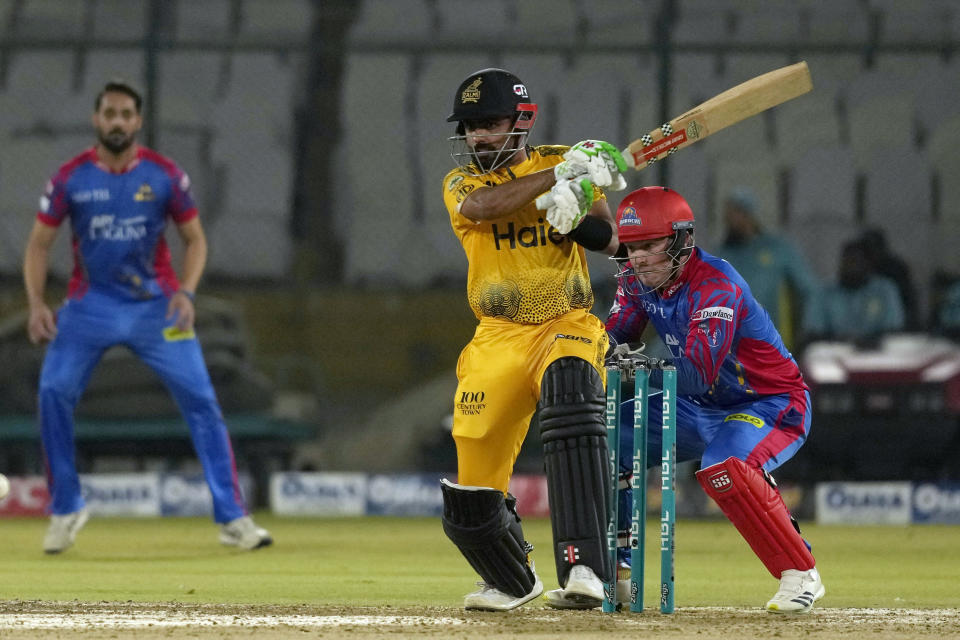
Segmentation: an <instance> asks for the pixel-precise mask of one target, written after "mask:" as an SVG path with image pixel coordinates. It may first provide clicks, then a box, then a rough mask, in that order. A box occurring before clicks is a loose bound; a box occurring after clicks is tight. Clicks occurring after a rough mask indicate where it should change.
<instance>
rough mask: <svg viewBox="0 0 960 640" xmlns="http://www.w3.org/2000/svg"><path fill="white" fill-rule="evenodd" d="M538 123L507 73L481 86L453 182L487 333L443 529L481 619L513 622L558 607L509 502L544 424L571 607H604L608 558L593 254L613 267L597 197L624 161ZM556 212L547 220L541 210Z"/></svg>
mask: <svg viewBox="0 0 960 640" xmlns="http://www.w3.org/2000/svg"><path fill="white" fill-rule="evenodd" d="M536 117H537V106H536V105H535V104H533V103H532V102H531V100H530V97H529V95H528V92H527V88H526V86H525V85H524V84H523V83H522V82H521V81H520V79H519V78H517V77H516V76H514V75H513V74H512V73H509V72H507V71H504V70H503V69H483V70H480V71H476V72H474V73H471V74H470V75H469V77H467V79H466V80H464V81H463V83H461V85H460V86H459V88H458V89H457V91H456V94H455V96H454V103H453V113H452V114H451V115H450V117H449V118H447V120H448V122H456V123H457V125H456V135H454V136H452V137H451V138H450V140H451V141H452V143H453V145H454V151H453V157H454V159H455V160H456V161H457V163H458V165H459V167H458V168H457V169H454V170H453V171H451V172H450V173H448V174H447V176H446V177H445V178H444V180H443V198H444V202H445V204H446V206H447V209H448V211H449V214H450V222H451V224H452V226H453V231H454V233H455V234H456V235H457V238H459V240H460V242H461V244H462V245H463V249H464V251H465V252H466V255H467V260H468V262H469V271H468V276H467V297H468V300H469V304H470V307H471V308H472V310H473V312H474V314H475V315H476V316H477V318H478V320H479V324H478V326H477V329H476V332H475V334H474V336H473V339H472V340H471V341H470V343H469V344H468V345H467V346H466V347H465V348H464V350H463V352H462V353H461V355H460V359H459V362H458V363H457V378H458V380H459V385H458V387H457V391H456V397H455V398H454V413H453V438H454V440H455V443H456V447H457V465H458V477H457V483H453V482H450V481H448V480H443V482H442V485H441V488H442V491H443V499H444V514H443V528H444V531H445V532H446V534H447V536H448V537H449V538H450V540H451V541H452V542H453V543H454V544H455V545H456V546H457V547H458V548H459V549H460V551H461V552H462V553H463V555H464V556H465V557H466V559H467V561H468V562H469V563H470V565H471V566H472V567H473V568H474V569H475V570H476V572H477V573H478V574H480V577H481V578H482V580H483V582H482V583H481V586H482V588H481V589H480V590H479V591H476V592H474V593H470V594H468V595H467V596H466V597H465V598H464V606H465V607H466V608H467V609H480V610H491V611H505V610H509V609H513V608H515V607H518V606H520V605H522V604H524V603H525V602H528V601H530V600H532V599H533V598H536V597H537V596H539V595H540V594H541V593H542V592H543V584H542V583H541V581H540V578H539V577H537V574H536V572H535V569H534V566H533V563H532V562H531V561H530V558H529V553H530V551H531V550H532V546H531V545H529V544H528V543H527V542H526V540H525V539H524V537H523V530H522V528H521V525H520V518H519V517H518V516H517V511H516V500H515V499H514V498H513V497H512V496H511V495H509V494H508V492H507V491H508V487H509V483H510V477H511V475H512V473H513V465H514V462H515V461H516V458H517V455H518V453H519V451H520V446H521V444H522V443H523V441H524V438H525V437H526V433H527V429H528V427H529V425H530V421H531V418H532V417H533V415H534V412H535V411H537V416H538V418H539V424H540V430H541V436H542V440H543V443H544V450H545V460H546V473H547V481H548V487H549V492H550V511H551V514H552V521H553V537H554V555H555V559H556V568H557V579H558V581H559V583H560V584H561V585H563V586H564V587H565V592H566V593H567V596H568V597H569V598H571V599H578V598H597V599H599V598H601V597H602V596H603V584H602V582H601V580H603V579H605V577H606V576H610V575H612V572H613V571H614V567H611V566H609V565H610V564H611V563H610V561H609V560H608V559H607V554H606V552H605V551H606V548H607V545H606V539H605V524H604V523H605V521H606V505H605V498H604V496H605V495H606V488H607V487H606V483H609V480H608V478H607V476H608V474H607V473H606V472H605V469H606V464H607V458H606V455H607V441H606V429H605V425H604V403H605V396H604V369H603V356H604V353H605V352H606V349H607V338H606V332H605V331H604V327H603V323H602V322H601V321H600V320H599V319H598V318H597V317H596V316H594V315H592V314H591V313H590V312H589V309H590V308H591V307H592V305H593V292H592V290H591V288H590V277H589V274H588V273H587V262H586V256H585V253H584V249H588V250H591V251H600V252H605V253H607V254H612V253H613V252H614V250H615V249H616V247H617V246H618V243H617V239H616V234H615V224H614V221H613V216H612V215H611V213H610V210H609V208H608V207H607V202H606V199H605V197H604V196H603V192H602V191H600V190H599V189H598V188H597V186H608V187H613V188H615V189H616V188H620V189H622V188H624V187H625V185H626V183H625V181H624V179H623V177H622V176H621V175H620V172H621V171H623V170H625V169H626V163H625V162H624V160H623V158H622V157H621V156H620V154H619V152H618V151H617V150H616V148H614V147H613V146H611V145H609V144H607V143H605V142H600V141H592V140H588V141H584V142H581V143H579V144H577V145H575V146H574V147H573V148H568V147H561V146H538V147H530V146H528V145H527V138H528V135H529V134H530V130H531V129H532V127H533V125H534V122H535V120H536ZM538 196H539V197H540V198H539V200H538V202H539V204H540V205H541V206H542V207H543V208H545V209H547V212H546V214H544V213H543V212H542V211H540V210H539V209H538V208H537V203H535V199H538Z"/></svg>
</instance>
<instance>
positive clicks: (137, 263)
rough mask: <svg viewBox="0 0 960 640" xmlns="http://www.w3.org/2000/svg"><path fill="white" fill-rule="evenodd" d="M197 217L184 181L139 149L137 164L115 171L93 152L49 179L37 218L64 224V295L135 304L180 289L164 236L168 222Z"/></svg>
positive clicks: (157, 157)
mask: <svg viewBox="0 0 960 640" xmlns="http://www.w3.org/2000/svg"><path fill="white" fill-rule="evenodd" d="M196 215H197V208H196V206H195V204H194V202H193V197H192V196H191V194H190V179H189V178H188V177H187V174H185V173H184V172H183V171H182V170H181V169H180V168H179V167H177V165H176V164H174V162H173V161H172V160H170V159H169V158H166V157H164V156H162V155H160V154H159V153H157V152H155V151H152V150H150V149H147V148H145V147H138V149H137V154H136V157H135V159H134V160H133V161H132V162H131V163H130V164H129V165H127V166H126V167H124V169H123V170H122V171H119V172H117V171H112V170H111V169H110V168H109V167H107V166H106V165H105V164H103V163H101V162H100V161H99V159H98V157H97V151H96V148H92V149H88V150H87V151H84V152H83V153H81V154H80V155H78V156H77V157H75V158H73V159H72V160H70V161H69V162H67V163H66V164H64V165H63V166H62V167H60V169H59V170H58V171H57V172H56V174H54V176H53V178H51V179H50V182H48V183H47V186H46V190H45V193H44V195H43V197H42V198H41V199H40V211H39V212H38V213H37V219H38V220H40V222H42V223H43V224H47V225H50V226H53V227H56V226H59V225H60V224H62V223H63V221H64V220H66V219H68V218H69V220H70V226H71V230H72V235H73V238H72V244H73V258H74V267H73V274H72V276H71V278H70V285H69V293H68V295H69V297H71V298H79V297H82V296H83V295H84V294H85V293H86V292H87V291H88V290H89V289H91V288H94V289H96V290H98V291H102V292H104V293H107V294H110V295H114V296H117V297H120V298H123V299H133V300H141V299H150V298H155V297H157V296H161V295H165V296H169V295H170V294H171V293H173V292H174V291H176V290H177V289H178V288H179V283H178V281H177V276H176V273H175V272H174V270H173V266H172V265H171V262H170V249H169V247H168V246H167V243H166V240H165V239H164V231H165V229H166V226H167V220H168V219H171V220H173V222H174V223H176V224H183V223H185V222H188V221H190V220H191V219H193V218H194V217H195V216H196Z"/></svg>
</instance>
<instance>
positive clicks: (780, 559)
mask: <svg viewBox="0 0 960 640" xmlns="http://www.w3.org/2000/svg"><path fill="white" fill-rule="evenodd" d="M697 480H699V481H700V486H702V487H703V490H704V491H706V492H707V495H708V496H710V497H711V498H713V500H714V502H716V503H717V505H718V506H719V507H720V510H721V511H723V513H724V515H726V516H727V518H728V519H729V520H730V522H732V523H733V526H735V527H736V528H737V531H739V532H740V535H742V536H743V538H744V539H745V540H746V541H747V543H748V544H749V545H750V548H751V549H753V552H754V553H755V554H757V557H758V558H760V560H761V562H763V564H764V565H765V566H766V567H767V570H768V571H770V573H771V574H773V577H774V578H776V579H778V580H779V579H780V576H781V574H782V573H783V572H784V571H786V570H787V569H796V570H798V571H808V570H810V569H812V568H813V567H814V565H815V564H816V562H815V561H814V559H813V555H812V554H811V553H810V549H809V548H808V547H807V543H806V542H805V541H804V540H803V538H802V537H801V536H800V531H799V529H798V528H797V526H796V522H795V521H794V520H793V518H791V517H790V512H789V511H787V506H786V505H785V504H784V503H783V498H782V497H781V496H780V492H779V491H778V490H777V488H776V487H775V486H774V485H773V484H772V482H770V481H768V480H767V476H766V475H765V474H764V473H763V471H762V470H760V469H758V468H756V467H751V466H748V465H747V464H746V463H744V462H743V461H742V460H739V459H737V458H732V457H731V458H727V459H726V460H724V461H723V462H718V463H717V464H715V465H712V466H709V467H707V468H706V469H701V470H700V471H698V472H697Z"/></svg>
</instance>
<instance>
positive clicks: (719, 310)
mask: <svg viewBox="0 0 960 640" xmlns="http://www.w3.org/2000/svg"><path fill="white" fill-rule="evenodd" d="M712 318H717V319H719V320H726V321H727V322H732V321H733V309H731V308H730V307H707V308H706V309H699V310H697V311H695V312H694V313H693V316H691V317H690V321H691V322H702V321H704V320H710V319H712Z"/></svg>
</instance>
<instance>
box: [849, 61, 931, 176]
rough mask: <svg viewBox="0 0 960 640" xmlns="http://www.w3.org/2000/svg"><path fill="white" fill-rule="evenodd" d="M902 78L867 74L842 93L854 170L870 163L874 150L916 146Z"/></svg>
mask: <svg viewBox="0 0 960 640" xmlns="http://www.w3.org/2000/svg"><path fill="white" fill-rule="evenodd" d="M905 82H906V80H905V79H904V78H903V77H902V76H897V75H893V74H887V73H882V72H878V71H873V72H868V73H865V74H863V75H861V76H860V77H858V78H856V79H854V80H853V81H852V82H851V83H850V84H849V85H848V86H847V88H846V89H845V90H844V98H845V100H846V107H847V109H846V112H847V121H846V126H847V130H848V131H849V135H850V148H851V150H852V151H853V158H854V162H855V163H856V166H857V168H859V169H862V168H863V167H865V166H866V165H867V164H869V163H870V161H871V158H872V156H873V154H874V153H875V152H876V150H877V149H881V148H884V147H890V148H896V147H906V146H909V145H911V144H916V140H917V133H916V129H915V126H914V101H915V98H914V96H913V94H912V92H910V91H909V90H907V91H904V90H903V86H904V84H905Z"/></svg>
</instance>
